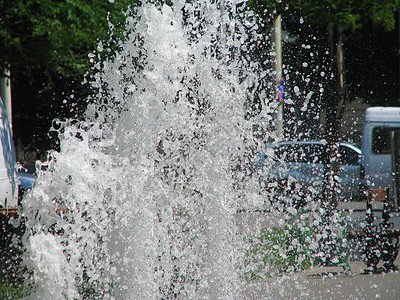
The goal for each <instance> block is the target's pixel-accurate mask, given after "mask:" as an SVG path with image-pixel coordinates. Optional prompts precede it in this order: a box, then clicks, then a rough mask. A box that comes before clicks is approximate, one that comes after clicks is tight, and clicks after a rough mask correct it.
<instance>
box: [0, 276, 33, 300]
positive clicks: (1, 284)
mask: <svg viewBox="0 0 400 300" xmlns="http://www.w3.org/2000/svg"><path fill="white" fill-rule="evenodd" d="M30 293H31V291H30V290H29V289H28V288H26V287H24V286H23V285H22V284H10V283H8V282H5V281H0V299H10V300H11V299H22V298H24V297H27V296H29V295H30Z"/></svg>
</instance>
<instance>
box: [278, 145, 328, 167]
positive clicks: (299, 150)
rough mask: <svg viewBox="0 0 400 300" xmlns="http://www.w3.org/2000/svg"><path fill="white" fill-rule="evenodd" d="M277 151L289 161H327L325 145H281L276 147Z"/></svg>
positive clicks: (320, 162)
mask: <svg viewBox="0 0 400 300" xmlns="http://www.w3.org/2000/svg"><path fill="white" fill-rule="evenodd" d="M275 153H276V155H277V157H278V158H280V159H283V160H284V161H285V162H289V163H311V164H323V163H324V161H325V151H324V146H323V145H318V144H293V145H281V146H278V147H277V148H276V149H275Z"/></svg>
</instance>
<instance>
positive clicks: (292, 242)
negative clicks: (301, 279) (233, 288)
mask: <svg viewBox="0 0 400 300" xmlns="http://www.w3.org/2000/svg"><path fill="white" fill-rule="evenodd" d="M312 236H313V230H312V228H311V226H309V225H308V224H306V223H305V222H296V223H294V224H292V225H284V226H282V227H272V228H266V229H263V230H262V231H261V234H260V236H257V237H252V238H250V239H249V242H250V249H248V250H247V252H246V260H245V277H246V278H247V279H249V280H253V279H256V278H260V277H272V276H277V275H282V274H283V273H288V272H293V271H298V270H304V269H307V268H310V267H311V266H312V254H313V250H312V249H311V248H312V247H311V246H312Z"/></svg>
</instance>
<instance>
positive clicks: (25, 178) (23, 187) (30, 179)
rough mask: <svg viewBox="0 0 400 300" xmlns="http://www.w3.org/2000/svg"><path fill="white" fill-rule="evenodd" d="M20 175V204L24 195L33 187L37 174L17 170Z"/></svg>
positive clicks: (18, 175)
mask: <svg viewBox="0 0 400 300" xmlns="http://www.w3.org/2000/svg"><path fill="white" fill-rule="evenodd" d="M17 177H18V204H21V200H22V198H23V197H24V195H25V194H26V193H27V192H28V191H30V190H31V189H32V188H33V184H34V183H35V180H36V176H35V175H33V174H30V173H27V172H21V171H19V172H17Z"/></svg>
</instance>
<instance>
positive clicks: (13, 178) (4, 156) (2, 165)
mask: <svg viewBox="0 0 400 300" xmlns="http://www.w3.org/2000/svg"><path fill="white" fill-rule="evenodd" d="M0 140H1V143H0V208H2V209H8V208H14V207H17V205H18V178H17V170H16V167H15V166H16V158H15V149H14V142H13V139H12V134H11V128H10V123H9V121H8V118H7V113H6V110H5V108H4V105H3V101H2V100H1V98H0Z"/></svg>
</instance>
